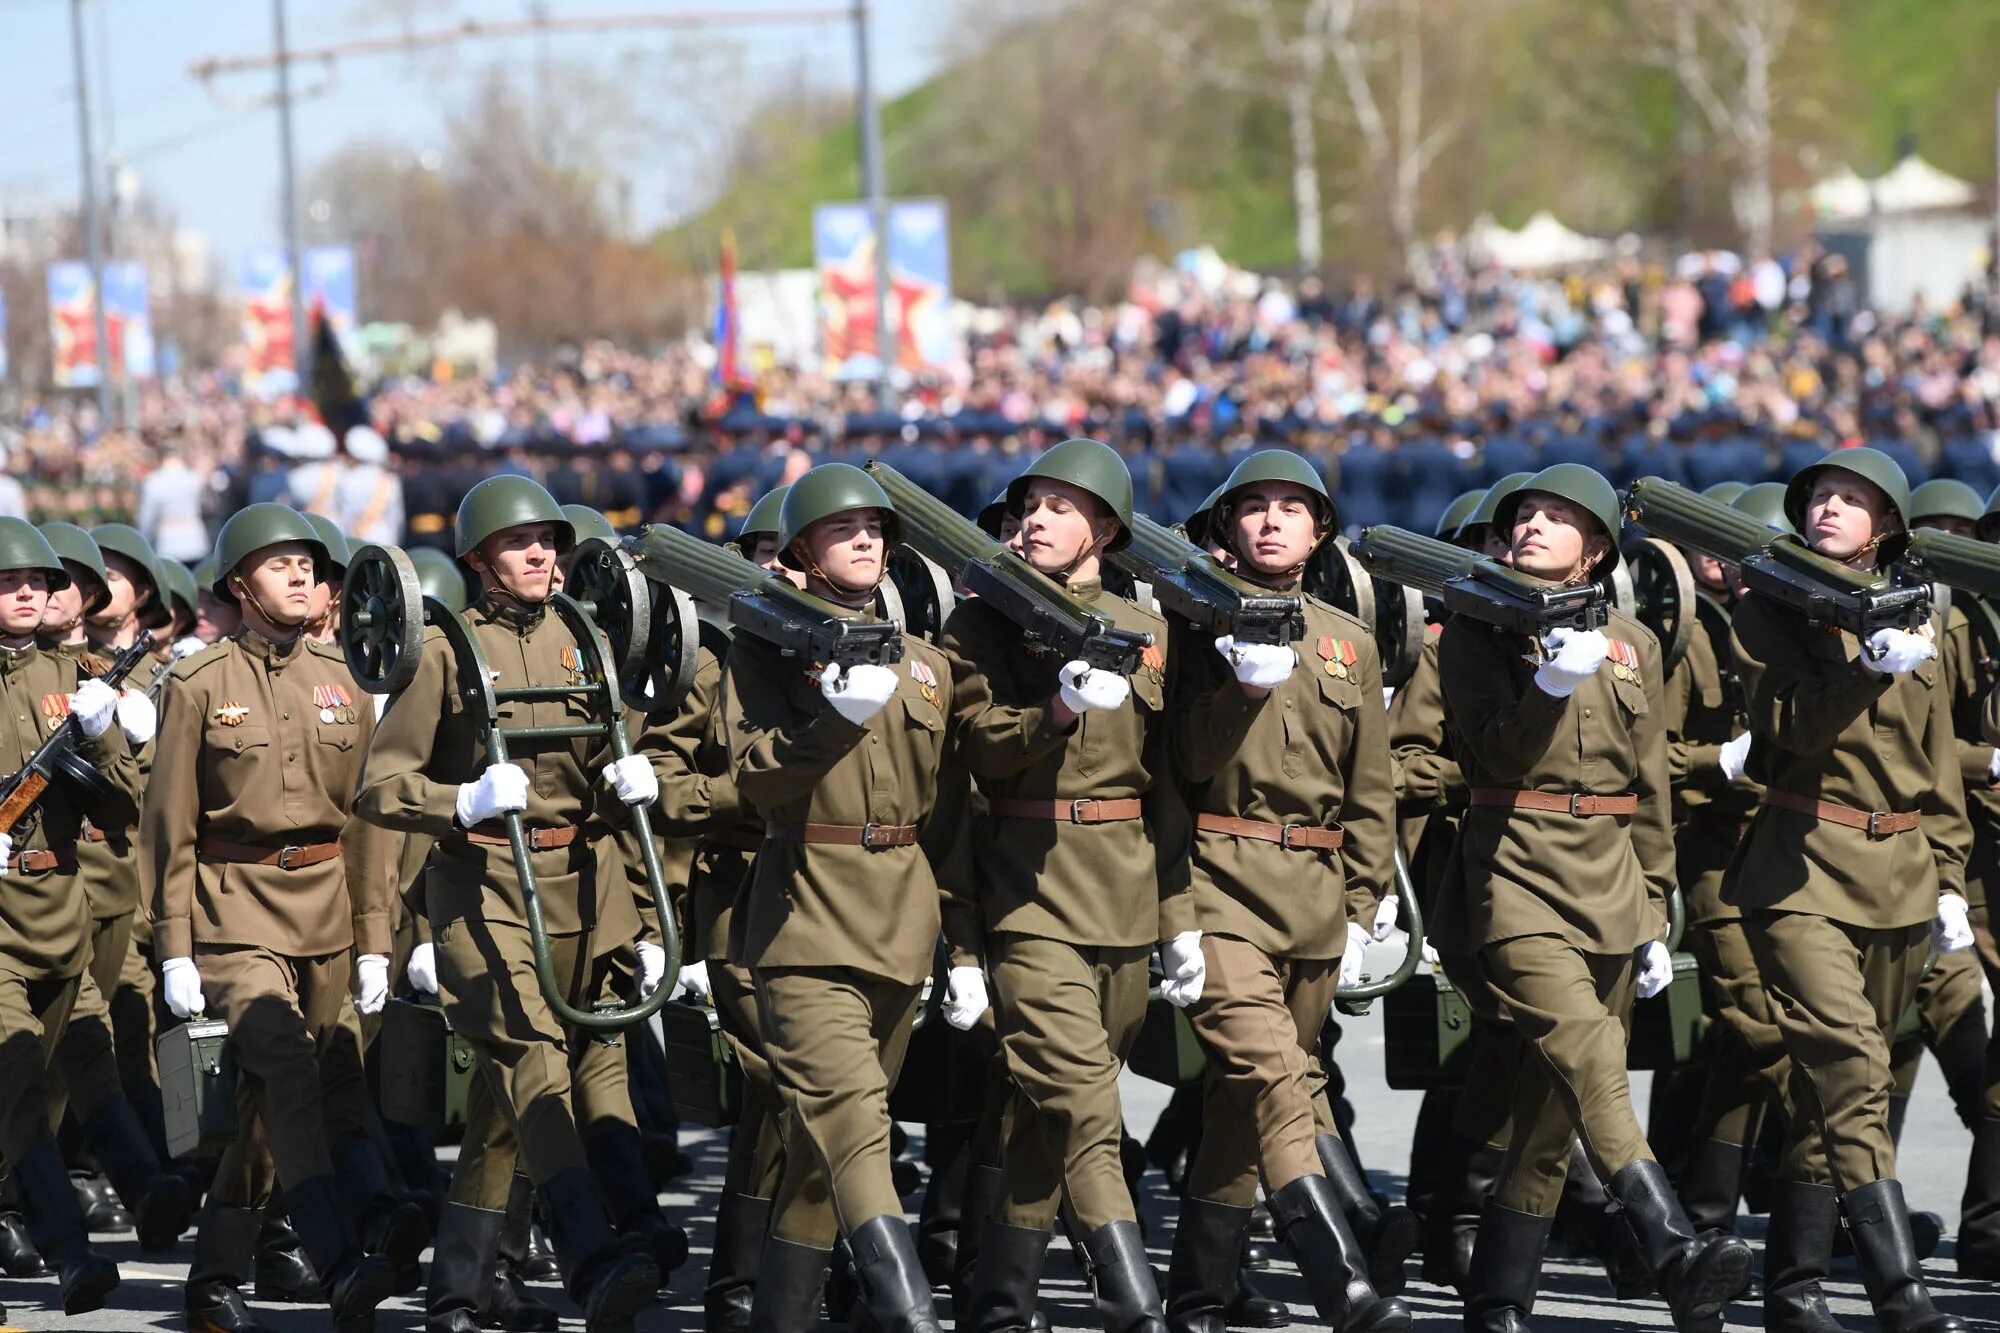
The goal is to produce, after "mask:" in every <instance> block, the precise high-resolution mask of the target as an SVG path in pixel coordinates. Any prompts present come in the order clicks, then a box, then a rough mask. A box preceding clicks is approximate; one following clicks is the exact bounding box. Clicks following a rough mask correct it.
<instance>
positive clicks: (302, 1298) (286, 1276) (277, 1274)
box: [255, 1193, 326, 1305]
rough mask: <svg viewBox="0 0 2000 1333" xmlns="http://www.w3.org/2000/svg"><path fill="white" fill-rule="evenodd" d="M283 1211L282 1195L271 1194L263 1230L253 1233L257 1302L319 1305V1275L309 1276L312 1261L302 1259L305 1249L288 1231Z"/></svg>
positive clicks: (322, 1299)
mask: <svg viewBox="0 0 2000 1333" xmlns="http://www.w3.org/2000/svg"><path fill="white" fill-rule="evenodd" d="M284 1207H285V1200H284V1195H283V1194H282V1193H274V1194H273V1195H272V1196H271V1206H270V1207H269V1208H267V1209H265V1210H264V1226H263V1229H262V1230H260V1231H259V1232H258V1233H257V1261H256V1264H255V1271H256V1277H257V1299H258V1300H260V1301H279V1302H284V1303H286V1304H291V1305H320V1304H323V1303H325V1301H326V1292H324V1291H322V1290H321V1289H320V1285H319V1274H318V1273H315V1272H313V1266H312V1260H310V1259H308V1258H306V1251H305V1246H303V1245H301V1244H300V1243H299V1233H298V1232H296V1231H294V1230H292V1224H291V1222H290V1221H288V1220H287V1219H286V1217H285V1214H284Z"/></svg>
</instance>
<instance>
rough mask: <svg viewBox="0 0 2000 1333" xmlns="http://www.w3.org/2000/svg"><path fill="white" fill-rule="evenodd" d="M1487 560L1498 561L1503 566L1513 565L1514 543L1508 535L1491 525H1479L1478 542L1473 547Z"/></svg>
mask: <svg viewBox="0 0 2000 1333" xmlns="http://www.w3.org/2000/svg"><path fill="white" fill-rule="evenodd" d="M1473 549H1474V550H1476V551H1478V552H1479V553H1480V554H1481V555H1483V556H1485V557H1486V558H1487V559H1489V560H1498V561H1499V562H1500V563H1501V564H1503V565H1511V564H1513V563H1514V543H1513V541H1512V540H1511V539H1510V538H1509V536H1508V534H1507V533H1506V532H1504V531H1502V530H1501V529H1499V528H1496V527H1494V526H1493V525H1492V524H1491V523H1481V524H1480V525H1479V541H1478V542H1477V544H1475V545H1474V547H1473Z"/></svg>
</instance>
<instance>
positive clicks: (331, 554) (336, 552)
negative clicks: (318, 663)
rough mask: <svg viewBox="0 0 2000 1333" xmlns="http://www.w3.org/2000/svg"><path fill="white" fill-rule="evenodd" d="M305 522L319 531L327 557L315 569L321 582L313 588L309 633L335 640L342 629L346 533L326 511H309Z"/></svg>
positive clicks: (318, 638) (325, 640) (320, 640)
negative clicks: (342, 589)
mask: <svg viewBox="0 0 2000 1333" xmlns="http://www.w3.org/2000/svg"><path fill="white" fill-rule="evenodd" d="M305 520H306V522H308V523H310V524H312V528H313V531H314V532H316V533H318V534H319V542H320V545H321V546H322V547H324V548H325V550H326V560H325V561H324V562H323V563H322V565H321V566H320V567H319V568H317V569H316V570H315V571H314V572H315V573H316V574H317V575H318V576H319V583H318V584H317V585H315V586H314V588H313V597H312V618H311V619H309V620H308V621H307V622H306V637H307V638H309V639H311V640H313V641H314V642H315V643H333V642H335V640H336V638H337V636H338V635H339V633H340V582H341V580H342V579H343V578H345V577H346V576H347V560H348V556H349V554H350V552H349V551H348V549H347V537H346V535H345V534H344V533H342V532H341V530H340V526H339V525H338V524H336V523H335V522H334V521H333V520H332V519H330V518H328V517H326V516H325V515H324V514H314V513H307V514H306V515H305Z"/></svg>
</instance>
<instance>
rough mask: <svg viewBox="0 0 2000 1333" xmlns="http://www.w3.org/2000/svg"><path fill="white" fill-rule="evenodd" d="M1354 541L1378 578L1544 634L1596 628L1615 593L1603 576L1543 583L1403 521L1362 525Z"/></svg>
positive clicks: (1456, 608)
mask: <svg viewBox="0 0 2000 1333" xmlns="http://www.w3.org/2000/svg"><path fill="white" fill-rule="evenodd" d="M1349 549H1350V552H1351V554H1352V555H1353V556H1354V558H1355V559H1356V560H1358V561H1360V562H1361V566H1362V568H1364V569H1366V570H1367V571H1368V572H1369V573H1371V574H1373V575H1375V576H1376V577H1378V578H1383V579H1387V580H1389V581H1390V582H1392V583H1400V584H1402V585H1403V586H1405V587H1408V588H1415V589H1416V590H1417V591H1419V592H1421V593H1424V594H1426V595H1427V596H1430V597H1435V598H1436V599H1437V600H1438V601H1439V602H1440V603H1442V604H1443V606H1444V609H1445V610H1447V611H1449V612H1451V613H1452V614H1453V615H1462V616H1467V617H1470V618H1471V619H1473V620H1478V621H1482V622H1484V623H1486V624H1489V625H1497V626H1499V627H1500V628H1501V629H1506V630H1511V631H1513V632H1514V633H1517V634H1526V635H1530V636H1532V637H1534V638H1540V637H1542V636H1543V635H1545V634H1547V633H1548V632H1549V631H1550V630H1552V629H1580V630H1592V629H1599V628H1601V627H1602V626H1603V625H1604V622H1605V621H1606V619H1607V618H1609V615H1610V611H1611V594H1610V591H1609V590H1608V589H1607V588H1606V587H1605V586H1604V585H1603V584H1602V583H1586V584H1583V585H1581V586H1580V587H1564V586H1558V585H1555V584H1548V583H1543V582H1542V581H1540V580H1539V579H1534V578H1530V577H1529V576H1528V575H1526V574H1523V573H1520V572H1519V571H1517V570H1514V569H1510V568H1508V567H1507V566H1506V565H1503V564H1501V563H1500V562H1499V561H1497V560H1491V559H1488V558H1487V557H1485V556H1483V555H1480V554H1478V553H1477V552H1475V551H1468V550H1466V549H1465V548H1464V547H1462V546H1453V545H1452V544H1451V543H1450V542H1443V541H1439V540H1438V539H1437V538H1435V537H1426V536H1424V535H1422V534H1421V533H1416V532H1410V531H1408V530H1406V529H1403V528H1392V527H1387V526H1378V527H1372V528H1365V529H1363V530H1362V533H1361V536H1360V538H1359V539H1358V540H1356V541H1355V542H1354V544H1353V546H1352V547H1351V548H1349Z"/></svg>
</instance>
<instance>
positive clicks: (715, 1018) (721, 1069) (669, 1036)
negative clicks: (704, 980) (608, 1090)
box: [660, 1003, 743, 1127]
mask: <svg viewBox="0 0 2000 1333" xmlns="http://www.w3.org/2000/svg"><path fill="white" fill-rule="evenodd" d="M660 1037H661V1039H662V1040H663V1041H664V1042H665V1044H666V1048H667V1072H668V1074H669V1075H670V1077H669V1078H668V1080H667V1086H668V1088H669V1089H671V1090H672V1092H673V1098H674V1113H675V1114H676V1115H678V1116H680V1118H681V1119H683V1120H687V1121H692V1122H693V1123H695V1124H697V1125H713V1126H718V1127H719V1126H722V1125H733V1124H735V1123H736V1117H737V1116H738V1115H739V1114H740V1113H741V1112H742V1110H743V1070H742V1069H741V1068H740V1067H739V1066H738V1065H737V1063H736V1050H735V1048H734V1047H732V1046H731V1045H730V1044H729V1039H728V1038H727V1037H725V1036H723V1035H722V1019H721V1017H720V1016H719V1015H718V1014H717V1013H716V1012H715V1010H714V1009H713V1008H712V1007H710V1006H709V1005H705V1004H680V1003H674V1004H666V1005H662V1006H661V1008H660Z"/></svg>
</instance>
